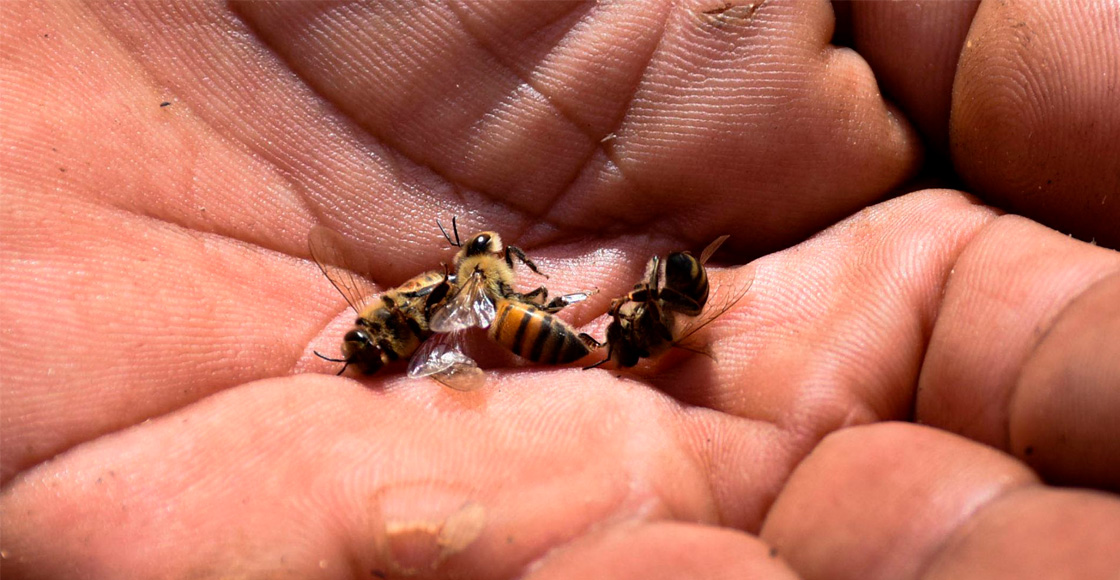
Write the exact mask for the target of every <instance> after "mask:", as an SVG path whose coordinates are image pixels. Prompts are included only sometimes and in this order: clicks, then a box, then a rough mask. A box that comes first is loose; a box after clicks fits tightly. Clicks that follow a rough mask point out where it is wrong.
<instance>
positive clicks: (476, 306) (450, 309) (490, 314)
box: [428, 276, 497, 332]
mask: <svg viewBox="0 0 1120 580" xmlns="http://www.w3.org/2000/svg"><path fill="white" fill-rule="evenodd" d="M496 312H497V310H496V308H495V307H494V301H493V300H491V299H490V296H489V295H487V293H486V286H485V284H483V283H482V278H481V277H479V276H471V277H470V278H468V279H466V280H464V281H463V283H462V284H461V285H460V286H459V289H458V290H457V291H456V292H455V294H454V295H453V296H452V297H451V298H448V299H447V302H446V303H445V304H444V305H443V306H442V307H441V308H439V309H437V310H436V311H435V312H433V313H432V316H431V318H430V319H429V320H428V327H429V328H431V329H432V331H433V332H455V331H457V330H464V329H467V328H470V327H472V326H478V327H481V328H488V327H489V326H490V323H491V322H494V315H495V314H496Z"/></svg>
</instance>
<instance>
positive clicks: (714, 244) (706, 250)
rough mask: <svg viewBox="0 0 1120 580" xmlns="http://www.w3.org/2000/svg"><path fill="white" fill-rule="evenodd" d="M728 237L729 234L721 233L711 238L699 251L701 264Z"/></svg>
mask: <svg viewBox="0 0 1120 580" xmlns="http://www.w3.org/2000/svg"><path fill="white" fill-rule="evenodd" d="M729 237H731V236H729V235H727V234H723V235H722V236H720V237H718V238H716V239H714V240H712V243H710V244H708V247H706V248H704V251H703V252H700V264H701V265H703V264H706V263H708V258H711V257H712V254H714V253H716V250H718V249H719V247H720V246H722V245H723V243H724V242H726V241H727V238H729ZM747 288H748V289H749V288H750V286H748V287H747ZM744 293H745V292H744Z"/></svg>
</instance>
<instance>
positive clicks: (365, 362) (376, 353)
mask: <svg viewBox="0 0 1120 580" xmlns="http://www.w3.org/2000/svg"><path fill="white" fill-rule="evenodd" d="M342 356H343V357H344V359H345V360H346V364H348V365H350V364H352V365H355V366H357V367H358V369H360V370H361V371H362V372H363V373H365V374H367V375H368V374H373V373H375V372H377V371H378V370H379V369H381V367H382V366H383V365H384V364H385V363H384V362H383V361H382V359H381V349H380V348H378V347H377V345H376V344H374V342H373V338H372V337H371V336H370V334H369V332H368V331H366V329H364V328H355V329H353V330H351V331H350V332H347V333H346V335H345V336H343V337H342Z"/></svg>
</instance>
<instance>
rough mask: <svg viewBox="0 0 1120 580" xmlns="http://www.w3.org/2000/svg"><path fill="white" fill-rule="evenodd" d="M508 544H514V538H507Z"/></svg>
mask: <svg viewBox="0 0 1120 580" xmlns="http://www.w3.org/2000/svg"><path fill="white" fill-rule="evenodd" d="M506 543H507V544H512V543H513V536H506Z"/></svg>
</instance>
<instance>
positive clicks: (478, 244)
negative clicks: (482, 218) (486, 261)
mask: <svg viewBox="0 0 1120 580" xmlns="http://www.w3.org/2000/svg"><path fill="white" fill-rule="evenodd" d="M501 251H502V238H501V236H499V235H498V234H496V233H494V232H482V233H481V234H477V235H475V236H474V237H473V238H471V240H470V241H469V242H467V245H466V246H464V247H463V252H464V254H465V255H467V256H482V255H485V254H497V253H498V252H501Z"/></svg>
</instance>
